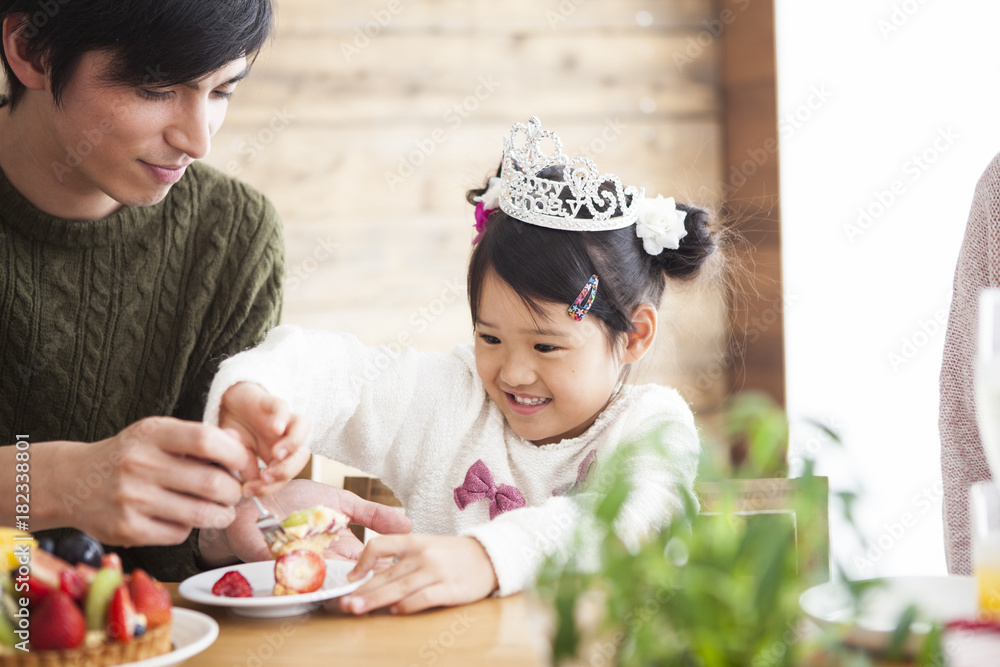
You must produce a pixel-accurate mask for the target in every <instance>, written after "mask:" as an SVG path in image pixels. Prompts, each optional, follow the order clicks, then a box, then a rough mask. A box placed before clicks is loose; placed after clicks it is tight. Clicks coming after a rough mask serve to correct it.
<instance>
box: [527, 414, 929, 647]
mask: <svg viewBox="0 0 1000 667" xmlns="http://www.w3.org/2000/svg"><path fill="white" fill-rule="evenodd" d="M725 424H726V429H725V430H726V433H727V434H728V435H729V436H730V437H736V438H739V439H741V440H742V441H743V442H744V443H745V445H746V451H745V455H744V456H742V457H740V458H739V460H735V459H734V458H732V457H730V458H729V459H728V460H726V461H722V464H721V465H720V464H719V459H717V458H716V459H712V458H706V459H704V460H703V461H702V465H701V470H700V472H699V475H700V478H701V481H703V482H704V481H709V482H718V484H717V487H718V488H719V489H721V490H722V494H721V497H719V498H716V499H715V500H714V501H713V504H714V505H715V507H714V508H713V509H716V510H717V511H716V512H714V513H713V515H712V516H706V515H705V514H703V513H701V512H700V511H699V503H698V501H697V500H696V498H694V497H693V496H691V494H690V491H689V490H686V489H681V493H682V495H683V497H684V498H685V501H686V502H685V511H684V513H683V515H682V516H678V517H676V518H675V519H674V521H672V522H671V523H670V525H668V526H666V527H664V528H663V529H662V530H660V531H659V532H657V533H656V534H655V535H653V536H651V537H650V538H649V539H648V540H646V541H645V542H644V543H643V544H641V545H640V546H639V547H638V549H636V550H631V551H630V550H629V549H628V548H627V547H626V545H625V544H624V543H623V542H622V540H621V539H619V538H618V536H617V535H616V533H615V530H614V524H615V521H616V520H617V518H618V516H619V514H620V512H621V510H622V507H623V505H624V504H625V501H626V500H627V498H628V496H629V494H630V493H631V490H632V484H631V481H630V479H628V477H627V476H626V475H622V474H616V473H615V472H614V471H618V470H623V469H625V466H623V465H621V462H622V461H624V460H627V459H629V458H630V457H633V456H635V455H637V453H639V451H640V450H648V449H649V448H654V449H655V448H658V447H659V445H658V442H659V440H658V438H656V437H655V436H652V437H649V438H647V439H646V440H645V441H642V442H638V443H633V444H629V445H625V446H623V447H621V448H619V449H618V450H617V451H616V452H615V454H614V455H613V456H612V457H610V458H609V460H608V461H606V462H605V465H604V466H603V467H604V470H605V471H610V472H606V473H603V475H604V478H603V479H602V480H601V482H600V483H601V486H600V487H599V488H600V489H601V490H602V492H603V496H602V499H601V500H600V501H599V503H598V504H597V505H596V507H594V508H592V509H591V510H585V511H591V512H592V514H593V522H592V523H591V524H590V525H589V526H588V528H587V535H586V537H585V536H583V535H581V534H577V536H576V540H577V541H576V546H575V548H574V549H573V554H574V556H572V557H570V558H569V559H568V560H566V559H554V558H553V559H549V560H548V561H547V562H546V565H545V567H544V568H543V570H542V572H541V574H540V576H539V579H538V585H537V588H538V591H539V593H540V595H541V597H542V598H543V600H546V601H548V602H549V603H550V604H551V606H552V608H553V609H554V612H555V629H554V637H553V659H554V661H555V662H556V663H560V664H561V663H565V662H567V661H570V660H571V659H581V658H582V659H584V660H586V659H588V658H589V660H590V663H589V664H593V663H594V661H595V659H601V661H602V664H612V663H611V661H612V660H613V661H614V663H615V664H618V665H622V666H628V667H633V666H634V667H639V666H647V665H649V666H652V665H680V666H682V667H687V666H692V667H693V666H696V665H697V666H705V667H728V666H736V665H739V666H741V667H746V666H751V667H779V666H786V665H796V664H800V662H801V661H802V660H803V659H804V656H806V655H807V654H809V653H812V652H815V651H816V650H817V648H820V647H821V648H822V649H823V650H824V651H826V653H827V654H828V655H831V656H832V657H834V658H835V659H838V660H840V661H841V663H842V664H852V665H866V664H871V663H870V661H869V658H868V657H867V656H865V655H863V654H860V653H857V652H854V651H850V650H848V649H847V648H846V647H844V646H843V644H842V643H841V642H840V641H839V639H838V638H837V637H836V636H834V635H832V634H825V633H822V632H816V631H815V630H811V631H809V633H808V634H810V636H809V637H808V638H805V637H804V636H803V631H804V628H805V627H806V626H805V625H804V624H803V612H802V610H801V608H800V607H799V602H798V600H799V595H800V594H801V593H802V591H803V590H804V589H805V588H806V587H808V586H809V585H812V584H815V583H818V581H817V573H819V575H820V576H822V577H823V578H825V577H826V576H827V573H828V572H829V570H828V563H829V537H828V533H827V532H826V531H827V527H826V526H827V517H826V514H827V512H828V502H829V501H828V486H827V484H826V479H825V478H821V477H816V476H815V475H814V474H813V473H814V468H813V462H812V461H808V460H807V461H805V463H804V470H803V471H802V476H801V477H800V478H797V481H796V482H795V488H796V490H797V492H796V493H794V494H792V495H790V496H789V497H788V498H787V501H788V505H789V506H788V510H787V511H784V512H765V513H760V514H752V515H747V514H745V513H740V512H739V502H740V499H739V497H738V493H737V489H738V488H739V484H738V483H728V482H731V481H732V479H734V478H761V477H773V476H775V474H776V473H777V472H779V471H782V470H784V467H785V461H786V453H787V449H788V422H787V419H786V417H785V414H784V412H783V411H782V410H781V409H780V408H778V407H777V406H776V405H775V404H774V403H773V402H772V401H770V400H769V399H767V398H766V397H763V396H762V395H761V394H750V395H744V396H737V397H736V398H735V399H734V400H733V401H732V403H731V404H730V407H729V410H728V411H727V415H726V420H725ZM830 435H832V437H833V440H834V441H837V438H836V434H834V433H830ZM727 480H728V482H727ZM848 503H849V500H848ZM848 507H849V505H848ZM820 514H822V516H819V515H820ZM595 544H596V548H597V551H598V552H599V553H598V555H597V559H598V560H597V561H596V562H599V563H600V566H599V568H598V569H596V570H593V569H592V568H591V569H587V568H586V566H582V565H581V564H582V563H585V562H593V559H592V557H591V556H589V555H585V554H589V553H591V552H592V551H593V548H594V546H595ZM870 586H871V584H870V583H866V582H857V583H854V584H851V587H850V590H851V592H852V595H854V596H855V600H860V599H861V596H862V595H863V594H864V592H865V590H866V589H868V588H870ZM588 619H589V620H588ZM912 620H913V618H912V613H911V614H910V617H907V615H906V614H904V617H903V618H901V619H900V627H899V630H898V632H897V634H898V635H899V637H897V638H896V641H894V648H896V649H897V650H898V649H899V648H900V647H901V646H902V642H903V640H905V638H906V636H907V634H908V631H909V628H910V623H911V622H912ZM932 639H933V641H932V642H928V648H926V649H925V654H924V655H923V656H921V660H922V662H921V664H941V663H940V641H939V639H940V637H939V635H938V634H937V633H932ZM934 642H936V644H935V643H934Z"/></svg>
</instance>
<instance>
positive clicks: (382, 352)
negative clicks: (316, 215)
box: [205, 326, 483, 502]
mask: <svg viewBox="0 0 1000 667" xmlns="http://www.w3.org/2000/svg"><path fill="white" fill-rule="evenodd" d="M473 375H474V373H473V371H472V369H471V368H470V367H469V366H468V364H467V363H465V362H464V361H463V360H462V359H460V358H458V357H457V356H456V355H443V354H433V353H425V352H417V351H416V350H413V349H410V348H404V349H402V350H400V351H398V352H397V351H394V350H392V349H390V348H387V347H371V346H367V345H363V344H362V343H361V342H360V341H358V339H357V338H355V337H354V336H352V335H349V334H344V333H334V332H329V331H313V330H305V329H301V328H299V327H294V326H280V327H278V328H276V329H274V330H273V331H272V332H271V333H270V334H268V336H267V338H266V339H265V340H264V342H263V343H262V344H261V345H260V346H258V347H257V348H255V349H253V350H249V351H247V352H244V353H242V354H238V355H236V356H235V357H233V358H232V359H229V360H227V361H225V362H223V364H222V365H221V367H220V369H219V374H218V375H217V376H216V378H215V380H214V381H213V383H212V387H211V390H210V392H209V397H208V404H207V407H206V410H205V421H206V422H208V423H211V424H216V423H218V419H219V404H220V401H221V399H222V395H223V394H224V393H225V391H226V390H227V389H228V388H229V387H231V386H233V385H234V384H236V383H238V382H255V383H257V384H259V385H261V386H262V387H264V389H265V390H266V391H267V392H268V393H269V394H271V395H273V396H276V397H278V398H280V399H282V400H284V401H285V402H286V403H288V405H289V408H290V409H291V411H292V412H294V413H296V414H300V415H303V416H304V417H305V418H306V419H307V420H308V421H309V424H310V433H309V437H308V441H307V446H308V447H309V449H310V450H312V451H313V452H314V453H317V454H321V455H323V456H326V457H329V458H331V459H335V460H337V461H341V462H343V463H347V464H348V465H352V466H354V467H357V468H360V469H362V470H364V471H366V472H368V473H371V474H373V475H377V476H378V477H380V478H381V479H382V480H383V481H384V482H385V483H386V484H387V485H388V486H389V487H390V488H391V489H392V490H393V491H394V492H396V493H397V495H400V499H401V500H403V499H404V496H405V495H406V493H407V490H408V489H409V488H411V487H412V486H414V485H415V484H416V483H417V482H418V481H419V478H420V472H421V470H422V467H423V466H426V465H434V462H435V461H436V460H437V459H435V456H434V455H435V453H436V452H437V451H439V448H440V447H441V446H442V445H441V443H444V442H456V441H458V440H460V438H458V437H456V433H462V432H467V431H468V429H469V426H470V424H471V423H472V421H474V420H475V419H476V417H477V416H478V412H479V410H480V409H481V407H482V403H483V392H482V391H481V390H480V389H477V388H476V386H475V382H474V378H473ZM404 502H405V501H404Z"/></svg>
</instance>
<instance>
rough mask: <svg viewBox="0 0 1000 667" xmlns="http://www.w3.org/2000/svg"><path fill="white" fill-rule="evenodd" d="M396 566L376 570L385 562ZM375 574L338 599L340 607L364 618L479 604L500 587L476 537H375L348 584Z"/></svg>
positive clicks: (351, 572)
mask: <svg viewBox="0 0 1000 667" xmlns="http://www.w3.org/2000/svg"><path fill="white" fill-rule="evenodd" d="M389 558H394V559H396V562H395V563H393V564H392V565H389V566H388V567H385V568H379V567H376V563H379V562H380V561H382V559H389ZM373 568H374V569H375V570H376V573H375V576H373V577H372V578H371V579H370V580H369V581H367V582H365V584H364V586H361V587H360V588H359V589H358V590H356V591H354V592H353V593H351V594H350V595H348V596H345V597H342V598H340V599H339V601H338V602H339V605H340V609H341V610H342V611H345V612H347V613H349V614H364V613H366V612H369V611H372V610H373V609H379V608H381V607H385V606H389V611H390V612H391V613H393V614H410V613H413V612H416V611H421V610H423V609H429V608H430V607H447V606H452V605H459V604H467V603H469V602H475V601H476V600H481V599H483V598H485V597H486V596H487V595H489V594H490V593H492V592H493V591H494V590H495V589H496V587H497V577H496V574H495V573H494V572H493V564H492V563H491V562H490V557H489V556H488V555H487V554H486V550H485V549H483V547H482V545H481V544H479V542H478V541H477V540H476V539H475V538H472V537H453V536H449V535H400V536H395V535H394V536H389V537H377V538H375V539H373V540H372V541H370V542H369V543H368V546H366V547H365V550H364V551H362V552H361V557H360V558H359V559H358V564H357V565H355V566H354V569H353V570H351V571H350V573H348V575H347V578H348V579H349V580H352V581H353V580H356V579H359V578H360V577H363V576H364V575H365V574H366V573H367V572H368V571H369V570H371V569H373Z"/></svg>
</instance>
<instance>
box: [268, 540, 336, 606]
mask: <svg viewBox="0 0 1000 667" xmlns="http://www.w3.org/2000/svg"><path fill="white" fill-rule="evenodd" d="M325 580H326V561H324V560H323V558H322V557H321V556H319V554H317V553H315V552H313V551H308V550H306V549H297V550H295V551H291V552H289V553H287V554H285V555H284V556H282V557H281V558H279V559H278V560H276V561H275V562H274V594H275V595H295V594H296V593H312V592H313V591H318V590H319V589H320V587H321V586H322V585H323V581H325Z"/></svg>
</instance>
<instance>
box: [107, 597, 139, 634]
mask: <svg viewBox="0 0 1000 667" xmlns="http://www.w3.org/2000/svg"><path fill="white" fill-rule="evenodd" d="M138 624H139V618H138V614H136V612H135V606H134V605H133V604H132V597H131V596H130V595H129V594H128V586H126V585H125V584H122V585H121V586H119V587H118V588H116V589H115V594H114V595H113V596H111V606H110V607H109V608H108V627H107V630H108V636H109V637H111V638H112V639H114V640H115V641H120V642H125V643H126V644H127V643H128V642H130V641H132V637H134V636H135V628H136V626H137V625H138Z"/></svg>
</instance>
